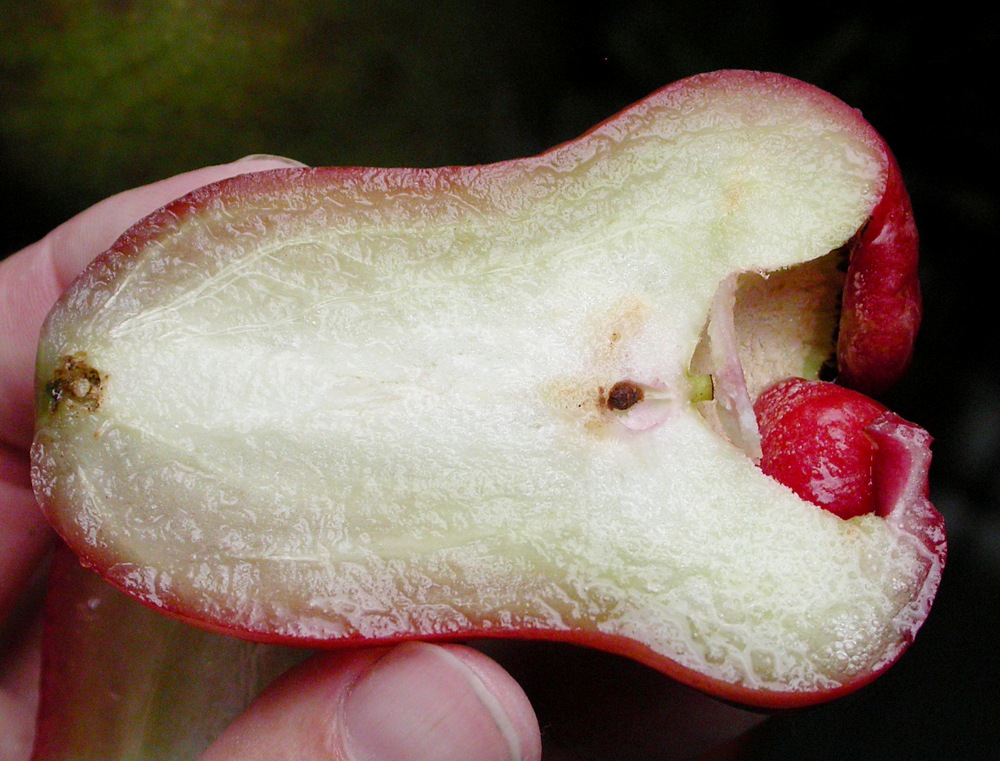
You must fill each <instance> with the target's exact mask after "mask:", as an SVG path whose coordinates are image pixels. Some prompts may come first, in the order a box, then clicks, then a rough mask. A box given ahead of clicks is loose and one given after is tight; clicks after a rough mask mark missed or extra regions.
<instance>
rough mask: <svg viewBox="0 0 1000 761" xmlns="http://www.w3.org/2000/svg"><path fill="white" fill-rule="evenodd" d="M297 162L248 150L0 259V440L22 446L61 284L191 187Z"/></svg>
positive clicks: (126, 196) (95, 212)
mask: <svg viewBox="0 0 1000 761" xmlns="http://www.w3.org/2000/svg"><path fill="white" fill-rule="evenodd" d="M290 165H292V166H301V164H299V163H298V162H294V161H292V160H291V159H284V158H280V157H269V156H252V157H248V158H247V159H241V160H240V161H234V162H232V163H229V164H221V165H218V166H211V167H204V168H202V169H196V170H194V171H192V172H186V173H185V174H180V175H177V176H175V177H170V178H169V179H166V180H161V181H160V182H155V183H153V184H151V185H145V186H143V187H140V188H135V189H133V190H127V191H125V192H123V193H119V194H118V195H116V196H112V197H111V198H108V199H105V200H104V201H101V202H100V203H98V204H96V205H94V206H91V207H90V208H89V209H87V210H86V211H83V212H81V213H79V214H77V215H76V216H75V217H73V218H72V219H70V220H68V221H67V222H64V223H63V224H62V225H60V226H59V227H57V228H56V229H55V230H53V231H52V232H51V233H49V234H48V235H47V236H45V237H44V238H43V239H42V240H40V241H38V242H37V243H34V244H32V245H30V246H28V247H27V248H25V249H22V250H21V251H19V252H18V253H16V254H13V255H12V256H10V257H8V258H7V259H5V260H3V261H2V262H0V420H3V421H4V425H3V426H2V428H0V444H8V445H11V446H15V447H20V448H26V447H27V446H28V443H29V442H30V438H31V430H32V426H31V385H32V377H33V372H32V368H33V366H34V361H35V349H36V346H37V343H38V331H39V329H40V328H41V325H42V321H43V320H44V319H45V315H46V314H48V311H49V309H51V308H52V305H53V304H54V303H55V300H56V299H57V298H58V297H59V294H60V293H62V291H63V289H65V288H66V286H67V285H69V283H70V282H71V281H72V280H73V278H75V277H76V276H77V275H78V274H79V273H80V272H81V271H82V270H83V268H84V267H86V266H87V264H89V263H90V261H91V260H92V259H93V258H94V257H95V256H97V255H98V254H99V253H101V252H102V251H104V250H106V249H107V248H110V246H111V245H112V244H113V243H114V241H115V240H116V239H117V238H118V236H119V235H121V234H122V233H123V232H124V231H125V230H127V229H128V228H129V227H130V226H131V225H132V224H134V223H135V222H137V221H138V220H140V219H142V218H143V217H144V216H146V215H147V214H150V213H151V212H153V211H155V210H156V209H158V208H159V207H161V206H163V205H164V204H166V203H169V202H170V201H172V200H174V199H175V198H179V197H180V196H182V195H184V194H185V193H188V192H190V191H192V190H194V189H195V188H198V187H201V186H202V185H207V184H208V183H211V182H215V181H217V180H221V179H225V178H226V177H232V176H234V175H238V174H245V173H247V172H254V171H261V170H264V169H274V168H278V167H288V166H290Z"/></svg>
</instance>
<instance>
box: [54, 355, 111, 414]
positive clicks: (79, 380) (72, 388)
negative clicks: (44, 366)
mask: <svg viewBox="0 0 1000 761" xmlns="http://www.w3.org/2000/svg"><path fill="white" fill-rule="evenodd" d="M103 381H104V379H103V378H102V377H101V373H100V372H99V371H98V370H97V369H96V368H94V367H93V366H91V365H90V364H89V363H88V362H87V355H86V354H84V353H80V354H73V355H67V356H65V357H63V358H62V359H61V360H60V361H59V364H58V365H56V369H55V370H54V371H53V373H52V380H50V381H49V382H48V383H46V384H45V393H46V394H47V395H48V397H49V403H50V409H51V411H52V412H55V411H56V410H58V409H59V405H60V404H62V403H63V402H66V403H68V404H72V405H75V406H80V407H83V408H84V409H85V410H87V411H88V412H93V411H94V410H96V409H97V408H98V407H100V406H101V386H102V384H103Z"/></svg>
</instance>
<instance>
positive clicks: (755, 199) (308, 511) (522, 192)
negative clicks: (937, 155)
mask: <svg viewBox="0 0 1000 761" xmlns="http://www.w3.org/2000/svg"><path fill="white" fill-rule="evenodd" d="M910 219H911V213H910V209H909V204H908V201H907V199H906V194H905V191H903V190H902V189H901V186H900V185H899V177H898V170H897V169H896V166H895V163H894V160H893V158H892V156H891V154H890V153H889V151H888V149H887V148H886V146H885V144H884V142H883V141H882V140H881V138H880V137H879V136H878V135H877V134H876V132H875V131H874V130H873V129H872V128H871V127H870V126H869V125H868V124H867V123H866V122H865V121H864V120H863V119H862V118H861V116H860V115H859V114H858V113H857V112H856V111H854V110H853V109H851V108H849V107H848V106H846V105H844V104H843V103H841V102H840V101H838V100H836V99H835V98H833V97H832V96H830V95H828V94H826V93H823V92H821V91H819V90H817V89H815V88H813V87H810V86H808V85H806V84H803V83H801V82H797V81H794V80H790V79H787V78H785V77H781V76H777V75H771V74H760V73H753V72H718V73H714V74H709V75H703V76H699V77H695V78H692V79H688V80H684V81H682V82H680V83H677V84H675V85H672V86H670V87H667V88H665V89H663V90H661V91H659V92H657V93H655V94H653V95H652V96H650V97H649V98H647V99H646V100H644V101H641V102H640V103H638V104H636V105H635V106H633V107H631V108H629V109H627V110H626V111H624V112H622V113H621V114H619V115H618V116H616V117H614V118H612V119H610V120H609V121H607V122H605V123H603V124H601V125H599V126H598V127H596V128H594V129H593V130H591V131H590V132H588V133H587V134H586V135H584V136H582V137H581V138H579V139H578V140H575V141H572V142H570V143H567V144H564V145H561V146H559V147H557V148H554V149H552V150H551V151H548V152H546V153H544V154H541V155H540V156H537V157H534V158H528V159H523V160H516V161H509V162H504V163H500V164H495V165H490V166H480V167H467V168H456V167H449V168H440V169H344V168H329V169H290V170H279V171H276V172H269V173H262V174H259V175H248V176H242V177H239V178H234V179H233V180H229V181H225V182H223V183H220V184H217V185H213V186H210V187H207V188H204V189H201V190H199V191H196V192H195V193H193V194H191V195H189V196H187V197H185V198H183V199H180V200H178V201H177V202H175V203H173V204H171V205H170V206H168V207H167V208H165V209H163V210H161V211H160V212H158V213H156V214H154V215H152V216H151V217H149V218H147V219H146V220H144V221H143V222H141V223H139V224H138V225H137V226H136V227H134V228H133V229H132V230H130V231H129V232H128V233H127V234H126V235H124V236H123V237H122V238H121V239H120V240H119V241H118V243H117V244H116V245H115V246H114V247H113V248H112V249H111V250H110V251H108V252H107V253H106V254H105V255H103V256H101V257H100V258H98V259H97V260H96V261H95V262H94V264H93V265H92V266H91V267H90V268H89V269H88V270H87V272H86V273H85V274H84V275H83V276H82V277H81V278H80V279H79V280H78V281H77V282H76V283H75V284H74V285H73V286H72V287H71V288H70V290H69V291H68V292H67V293H66V294H65V295H64V297H63V298H62V299H61V300H60V303H59V304H58V305H57V306H56V308H55V309H54V311H53V312H52V314H51V315H50V318H49V320H48V321H47V323H46V325H45V328H44V331H43V337H42V341H41V344H40V349H39V362H38V384H37V389H38V393H37V410H38V429H37V435H36V440H35V447H34V451H33V457H34V476H35V487H36V492H37V495H38V497H39V501H40V503H41V504H42V506H43V508H44V510H45V511H46V514H47V515H48V516H49V518H50V520H51V521H52V523H53V525H55V526H56V528H57V529H58V530H59V532H60V533H61V534H62V536H63V537H64V538H65V539H66V541H67V542H68V543H69V544H70V546H71V547H73V548H74V549H75V550H76V552H77V553H79V554H80V556H81V557H82V558H83V559H84V560H85V562H86V563H88V564H89V565H92V566H93V567H94V568H95V569H97V570H98V571H99V572H100V573H101V574H103V575H104V576H105V577H106V578H108V579H109V580H110V581H112V582H113V583H114V584H116V585H117V586H119V587H120V588H121V589H122V590H124V591H126V592H128V593H129V594H130V595H133V596H134V597H136V598H137V599H139V600H141V601H143V602H145V603H146V604H148V605H151V606H154V607H156V608H159V609H161V610H163V611H165V612H168V613H169V614H171V615H173V616H176V617H179V618H182V619H184V620H188V621H192V622H197V623H198V624H199V625H201V626H204V627H207V628H210V629H214V630H219V631H226V632H231V633H235V634H238V635H239V636H242V637H247V638H252V639H257V640H261V641H269V642H285V643H295V644H310V645H318V646H324V647H326V646H330V647H332V646H340V645H349V644H353V643H362V642H388V641H398V640H401V639H407V638H436V639H446V638H464V637H470V636H491V637H525V638H547V639H553V640H563V641H569V642H577V643H583V644H588V645H592V646H594V647H598V648H603V649H607V650H610V651H613V652H618V653H623V654H627V655H629V656H631V657H634V658H637V659H639V660H641V661H643V662H645V663H648V664H650V665H652V666H654V667H656V668H658V669H660V670H662V671H664V672H665V673H668V674H670V675H673V676H675V677H677V678H679V679H682V680H683V681H686V682H687V683H689V684H693V685H696V686H698V687H700V688H702V689H705V690H708V691H710V692H713V693H715V694H719V695H723V696H725V697H727V698H731V699H735V700H740V701H744V702H748V703H752V704H757V705H765V706H777V705H796V704H803V703H809V702H816V701H819V700H824V699H828V698H830V697H833V696H835V695H839V694H842V693H844V692H846V691H849V690H851V689H854V688H856V687H857V686H859V685H861V684H864V683H866V682H868V681H870V680H871V679H872V678H874V676H875V675H876V674H878V673H880V672H881V671H882V670H884V669H885V668H886V667H887V666H888V665H889V664H890V663H892V662H893V661H894V660H895V659H896V658H897V657H898V656H899V654H900V653H901V652H902V650H903V649H904V648H905V646H906V645H907V644H908V643H909V642H910V641H911V640H912V638H913V635H914V633H915V632H916V630H917V629H918V628H919V626H920V624H921V623H922V622H923V620H924V618H925V617H926V615H927V611H928V609H929V605H930V601H931V600H932V599H933V596H934V592H935V590H936V588H937V583H938V580H939V578H940V573H941V568H942V565H943V561H944V539H943V534H942V533H941V526H940V520H939V517H938V516H937V514H936V513H935V512H934V511H933V508H932V507H930V505H929V503H928V502H927V500H926V494H925V491H926V490H925V488H924V487H923V486H921V485H922V484H925V483H926V464H927V457H928V456H929V449H928V441H927V440H926V439H923V438H921V437H920V436H918V435H916V434H915V432H916V431H919V429H917V428H915V427H914V426H911V425H909V424H906V423H903V422H902V421H897V420H892V421H883V422H884V423H885V424H884V425H882V427H881V428H879V429H878V430H879V433H878V435H877V436H876V438H878V437H881V439H880V441H881V442H882V443H881V444H880V445H879V448H878V452H877V453H876V454H875V455H873V458H872V461H873V463H874V464H873V465H872V472H873V473H874V475H873V480H872V484H873V486H872V499H873V500H875V501H876V503H878V504H879V505H881V507H880V509H877V510H875V511H869V512H866V513H864V514H861V515H857V516H855V517H852V518H850V519H849V520H845V519H843V518H841V517H839V516H838V515H835V514H833V513H832V512H830V511H829V510H824V509H822V508H820V507H818V506H817V505H815V504H813V503H812V502H811V501H810V500H808V499H803V498H802V497H801V496H799V495H797V494H796V493H795V492H794V491H793V489H792V488H789V485H785V484H784V483H782V482H781V481H780V478H781V475H780V473H779V474H778V478H774V477H772V476H770V475H768V474H766V473H765V472H764V471H762V470H761V468H760V467H759V462H760V461H761V457H762V456H763V457H764V458H765V459H766V457H767V454H768V453H767V447H768V444H767V441H766V439H765V440H764V442H763V446H762V441H761V437H760V431H759V429H758V424H757V419H756V416H755V414H754V409H753V400H754V399H756V398H757V396H758V395H759V394H760V393H761V391H762V390H764V389H766V388H768V387H770V386H771V385H773V384H774V383H775V382H776V381H779V380H781V379H784V378H786V377H802V378H808V379H812V378H815V377H817V376H818V375H819V374H820V372H821V371H822V369H823V368H824V367H829V366H830V365H831V362H832V363H833V364H837V358H840V360H841V361H840V367H841V370H842V374H844V375H845V376H847V377H849V378H850V379H851V381H852V382H853V383H855V385H858V386H860V387H864V386H865V384H866V382H868V381H869V380H872V381H873V385H877V386H879V387H884V385H885V384H886V383H888V382H889V381H890V380H891V379H892V378H894V377H896V376H897V375H898V374H899V373H900V372H902V370H903V369H905V364H906V361H907V360H908V358H909V355H910V352H911V349H912V346H911V344H912V331H913V325H914V323H913V320H912V315H911V312H912V310H904V311H903V312H897V311H896V310H895V308H890V306H889V305H890V303H891V301H892V300H889V299H886V298H884V294H883V293H882V290H881V288H882V286H881V285H879V284H878V283H874V284H873V282H872V279H871V278H869V277H867V276H866V273H884V272H885V271H886V270H891V271H892V272H899V273H904V274H902V275H901V277H902V278H903V279H904V280H906V279H908V278H909V277H910V276H911V274H912V271H913V268H914V267H915V262H916V238H915V235H910V236H905V235H896V236H888V235H876V236H875V237H874V239H873V238H872V234H873V233H874V232H875V231H876V230H878V229H882V230H883V231H884V230H896V229H909V227H908V225H909V224H910V222H909V221H908V220H910ZM880 220H882V221H880ZM885 220H889V221H890V222H884V221H885ZM893 242H895V244H896V245H893ZM845 264H846V274H845V273H844V265H845ZM845 284H846V285H847V286H848V287H850V288H851V289H853V290H854V292H855V295H856V297H857V299H856V300H855V301H854V302H852V303H854V304H865V305H867V306H863V307H860V308H859V307H849V308H848V309H846V310H845V311H844V316H845V319H847V320H849V322H850V324H846V323H843V322H842V321H841V319H840V311H839V305H840V296H841V293H842V291H843V289H844V287H845ZM870 289H874V290H870ZM871 293H875V296H876V297H875V298H869V296H871ZM906 294H907V295H906V296H905V298H904V300H907V299H908V300H909V301H908V302H907V303H910V302H914V303H915V304H916V309H917V310H919V291H917V290H914V289H910V290H908V291H906ZM912 305H913V304H912V303H910V306H912ZM876 323H877V325H878V326H879V328H880V331H874V332H873V331H872V330H870V329H869V328H870V327H871V325H872V324H876ZM894 325H895V326H896V327H895V328H893V326H894ZM838 335H839V342H840V349H839V350H838V351H837V352H836V357H833V355H834V347H835V345H837V342H838ZM888 335H891V336H893V337H894V338H893V340H892V341H889V340H888V339H886V340H885V341H883V340H882V339H880V338H878V336H888ZM872 336H875V337H872ZM900 336H903V337H905V336H909V337H910V338H909V342H910V343H909V344H907V342H906V341H905V340H902V339H900V338H899V337H900ZM855 340H856V341H858V342H859V345H860V346H861V349H859V350H858V351H854V346H853V344H852V341H855ZM872 368H874V369H872ZM879 463H890V465H891V467H887V468H881V467H880V465H879ZM882 471H884V473H883V472H882Z"/></svg>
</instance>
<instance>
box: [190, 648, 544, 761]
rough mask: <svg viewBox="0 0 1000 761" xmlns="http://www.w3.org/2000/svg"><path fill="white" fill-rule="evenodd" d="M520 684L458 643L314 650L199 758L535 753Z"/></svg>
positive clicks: (472, 758) (384, 759) (430, 758)
mask: <svg viewBox="0 0 1000 761" xmlns="http://www.w3.org/2000/svg"><path fill="white" fill-rule="evenodd" d="M540 757H541V743H540V739H539V730H538V724H537V722H536V720H535V717H534V713H533V712H532V710H531V706H530V704H529V703H528V701H527V699H526V698H525V696H524V693H523V692H522V691H521V689H520V687H519V686H518V685H517V683H516V682H514V681H513V680H512V679H511V678H510V676H509V675H508V674H507V673H506V672H505V671H503V669H501V668H500V667H499V666H497V665H496V663H494V662H493V661H491V660H490V659H488V658H486V657H485V656H483V655H482V654H480V653H478V652H476V651H475V650H472V649H470V648H467V647H463V646H460V645H446V646H438V645H431V644H427V643H422V642H411V643H405V644H402V645H398V646H396V647H394V648H391V649H367V650H357V651H344V652H334V653H328V654H324V655H320V656H316V657H314V658H312V659H311V660H309V661H307V662H306V663H305V664H303V665H302V666H300V667H298V668H296V669H293V670H292V671H291V672H289V673H288V674H287V675H286V676H285V677H284V678H282V679H281V680H279V681H278V682H277V683H276V684H274V685H272V686H271V687H270V688H269V689H268V690H266V691H265V692H264V693H263V694H262V695H261V696H260V697H259V698H258V699H257V701H255V702H254V703H253V705H251V707H250V708H249V709H248V710H247V712H246V713H244V714H243V715H242V716H241V717H240V718H239V719H237V721H236V722H234V723H233V725H232V726H230V727H229V729H228V730H227V731H226V732H225V733H223V735H222V736H221V737H220V738H219V739H218V740H217V741H216V742H215V743H213V745H212V747H211V748H210V749H209V750H208V751H207V752H206V753H205V755H203V756H202V758H201V761H236V760H237V759H239V761H257V760H260V761H264V760H265V759H266V760H267V761H293V760H294V761H299V760H300V759H310V760H311V761H367V760H368V759H379V760H380V761H397V760H398V761H423V760H424V759H426V760H427V761H493V760H494V759H496V760H497V761H500V760H501V759H502V760H503V761H511V760H513V759H522V760H523V761H537V759H539V758H540Z"/></svg>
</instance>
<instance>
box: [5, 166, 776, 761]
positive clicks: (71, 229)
mask: <svg viewBox="0 0 1000 761" xmlns="http://www.w3.org/2000/svg"><path fill="white" fill-rule="evenodd" d="M289 163H291V162H288V161H286V160H283V159H275V158H263V157H256V158H252V159H245V160H243V161H239V162H235V163H233V164H227V165H222V166H216V167H208V168H205V169H201V170H197V171H194V172H190V173H187V174H183V175H179V176H177V177H173V178H170V179H168V180H164V181H162V182H159V183H155V184H153V185H148V186H145V187H142V188H138V189H135V190H131V191H127V192H125V193H122V194H119V195H117V196H114V197H112V198H110V199H107V200H105V201H103V202H101V203H99V204H97V205H96V206H94V207H92V208H90V209H88V210H86V211H85V212H83V213H81V214H80V215H78V216H76V217H74V218H73V219H71V220H69V221H68V222H66V223H65V224H63V225H61V226H60V227H58V228H56V229H55V230H53V231H52V232H51V233H50V234H49V235H47V236H46V237H45V238H44V239H42V240H41V241H39V242H38V243H35V244H33V245H32V246H29V247H28V248H26V249H24V250H23V251H20V252H18V253H17V254H15V255H13V256H11V257H9V258H8V259H6V260H4V261H3V262H0V421H2V425H0V557H3V558H4V559H5V560H4V563H3V564H2V566H0V626H3V629H2V631H3V632H4V638H3V640H0V647H2V648H3V649H2V651H0V668H2V670H0V726H3V727H5V728H6V731H5V732H4V735H5V737H3V738H0V761H24V759H27V758H28V757H29V756H30V752H31V744H32V742H33V734H34V712H35V708H36V704H37V700H38V673H39V662H40V661H39V657H38V650H39V644H38V643H39V637H38V632H39V630H40V627H39V625H38V621H37V607H38V606H37V605H36V606H31V605H30V602H31V600H30V596H29V599H28V600H27V603H29V604H27V605H26V600H25V596H26V590H30V589H32V588H34V587H37V584H33V583H32V579H37V578H38V569H39V567H40V566H41V564H42V562H43V559H44V557H45V556H46V554H47V551H48V549H49V548H50V547H51V544H52V541H53V537H52V533H51V531H50V530H49V528H48V527H47V524H46V523H45V521H44V519H43V518H42V516H41V514H40V512H39V511H38V509H37V507H36V505H35V502H34V498H33V495H32V492H31V484H30V479H29V475H28V467H29V454H28V450H29V446H30V443H31V438H32V432H33V413H32V409H33V402H32V396H33V391H32V383H33V375H34V372H33V368H34V355H35V348H36V344H37V339H38V332H39V329H40V327H41V324H42V321H43V319H44V317H45V315H46V314H47V313H48V311H49V309H50V308H51V306H52V304H53V303H54V301H55V300H56V298H57V297H58V296H59V294H60V293H61V292H62V290H63V289H64V288H65V287H66V286H67V285H68V284H69V283H70V281H72V279H73V278H75V277H76V275H77V274H78V273H79V272H80V271H81V270H82V269H83V268H84V267H85V266H86V265H87V263H89V261H90V260H91V259H92V258H93V257H94V256H96V255H97V254H98V253H100V252H101V251H103V250H105V249H106V248H108V247H109V246H110V245H111V244H112V243H113V242H114V240H115V239H116V238H117V237H118V235H119V234H120V233H122V232H123V231H124V230H125V229H127V228H128V227H129V226H130V225H131V224H132V223H133V222H135V221H136V220H138V219H140V218H141V217H143V216H145V215H146V214H148V213H149V212H151V211H153V210H154V209H156V208H158V207H159V206H161V205H163V204H164V203H166V202H168V201H170V200H172V199H174V198H176V197H178V196H180V195H183V194H184V193H186V192H188V191H189V190H192V189H194V188H196V187H198V186H201V185H204V184H206V183H209V182H212V181H215V180H218V179H222V178H224V177H227V176H232V175H235V174H240V173H243V172H249V171H258V170H263V169H269V168H274V167H280V166H288V165H289ZM32 611H34V613H35V614H36V615H29V613H31V612H32ZM484 652H485V653H489V657H488V656H487V655H486V654H484ZM499 663H505V664H507V666H508V667H509V668H510V669H511V670H512V671H513V672H514V674H515V675H517V677H518V679H519V680H520V681H521V682H523V683H524V684H525V685H527V686H528V690H529V693H530V695H531V698H532V699H534V700H535V701H536V703H537V707H539V708H540V710H542V711H543V712H544V713H543V714H542V719H543V726H545V727H546V730H547V732H546V735H547V738H546V743H545V758H546V761H556V759H558V760H559V761H570V760H571V759H608V758H614V759H626V758H643V759H658V758H659V759H668V758H687V757H692V756H693V755H696V754H697V753H702V752H704V751H706V750H709V749H711V748H713V747H717V746H719V745H720V744H722V743H724V741H726V740H727V739H729V738H732V737H734V736H737V735H739V734H740V733H742V732H743V731H745V730H746V729H747V728H748V727H750V726H752V725H753V724H755V723H757V722H758V721H759V720H760V717H759V716H757V715H756V714H752V713H749V712H744V711H740V710H739V709H735V708H731V707H729V706H724V705H722V704H719V703H717V702H715V701H713V700H711V699H710V698H707V697H705V696H702V695H700V694H698V693H694V692H693V691H690V690H687V689H686V688H683V687H681V686H679V685H676V684H674V683H673V682H670V681H669V680H667V679H666V678H664V677H661V676H660V675H659V674H656V673H655V672H652V671H651V670H649V669H646V668H645V667H641V666H637V665H636V664H631V663H624V662H622V661H621V660H620V659H614V658H610V657H606V656H603V655H601V654H597V653H589V652H585V651H579V650H576V649H572V648H567V647H563V646H553V645H533V644H531V643H501V644H494V645H484V646H483V648H482V649H481V650H477V649H473V648H470V647H464V646H459V645H445V646H438V645H429V644H422V643H409V644H403V645H399V646H397V647H395V648H368V649H356V650H346V651H337V652H332V653H328V654H323V655H318V656H315V657H313V658H310V659H309V660H308V661H306V662H305V663H304V664H302V665H301V666H299V667H296V668H295V669H293V670H292V671H291V672H289V673H288V674H287V675H286V676H285V677H283V678H282V679H279V680H278V681H277V682H276V683H275V684H274V685H272V687H271V688H269V689H268V690H267V691H265V693H264V694H262V695H261V696H260V698H258V700H257V701H256V702H255V703H254V704H253V705H252V706H251V707H250V708H249V709H248V710H247V711H246V712H245V713H244V714H243V715H242V716H241V717H240V718H239V719H237V720H236V721H235V722H234V723H233V725H231V726H230V728H229V729H228V730H227V731H226V732H225V733H224V734H223V735H222V736H221V737H220V738H219V739H218V740H217V741H216V742H215V743H214V744H213V745H212V747H211V748H210V749H209V750H208V751H207V752H206V754H205V755H204V756H203V758H202V761H230V760H235V759H240V760H241V761H242V760H250V759H268V761H281V760H282V759H302V758H310V759H311V758H317V759H330V761H360V759H380V760H381V759H407V760H408V761H409V760H412V761H419V759H423V758H427V759H434V760H435V761H448V760H449V759H476V760H477V761H489V759H493V758H496V759H514V758H517V759H524V760H525V761H531V760H533V759H539V758H541V755H542V739H541V736H540V732H539V721H538V719H536V715H535V713H534V711H533V708H532V704H531V703H530V702H529V697H528V696H527V695H526V694H525V691H524V689H523V688H522V687H521V686H520V685H519V683H518V681H515V680H514V679H513V678H512V677H511V676H510V674H509V673H508V671H507V670H506V669H505V668H504V667H502V666H501V665H499ZM5 743H6V744H5Z"/></svg>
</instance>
